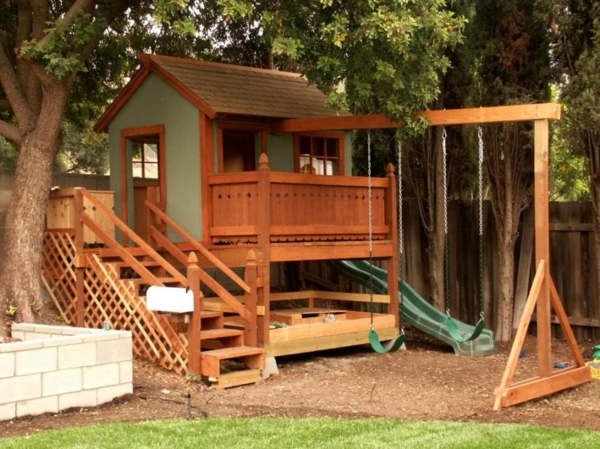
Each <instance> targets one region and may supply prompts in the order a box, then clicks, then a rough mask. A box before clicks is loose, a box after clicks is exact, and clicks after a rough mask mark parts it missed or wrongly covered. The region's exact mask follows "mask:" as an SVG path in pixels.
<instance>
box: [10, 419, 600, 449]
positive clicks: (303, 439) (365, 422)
mask: <svg viewBox="0 0 600 449" xmlns="http://www.w3.org/2000/svg"><path fill="white" fill-rule="evenodd" d="M599 437H600V435H599V434H598V433H597V432H592V431H576V430H567V429H550V428H544V427H532V426H522V425H509V424H472V423H451V422H409V421H396V420H390V419H361V420H344V419H332V418H318V419H283V418H280V419H270V418H252V419H204V420H197V421H185V420H178V421H155V422H144V423H132V424H124V423H115V424H109V425H98V426H91V427H84V428H71V429H68V430H62V431H52V432H44V433H40V434H36V435H32V436H29V437H19V438H7V439H0V449H8V448H11V449H12V448H28V449H29V448H35V449H44V448H61V449H66V448H128V449H137V448H177V449H183V448H193V449H202V448H209V449H217V448H224V449H225V448H227V449H235V448H240V449H242V448H243V449H251V448H261V449H265V448H277V449H286V448H294V449H295V448H331V449H342V448H360V449H368V448H405V447H406V448H422V449H425V448H469V449H475V448H486V449H487V448H494V449H501V448H540V449H541V448H544V449H550V448H584V447H595V446H596V445H597V444H598V442H599Z"/></svg>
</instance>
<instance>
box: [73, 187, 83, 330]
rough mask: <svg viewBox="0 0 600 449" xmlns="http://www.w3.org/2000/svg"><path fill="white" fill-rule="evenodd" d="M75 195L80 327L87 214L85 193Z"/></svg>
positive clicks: (77, 293)
mask: <svg viewBox="0 0 600 449" xmlns="http://www.w3.org/2000/svg"><path fill="white" fill-rule="evenodd" d="M74 193H75V195H74V198H73V204H74V208H75V214H74V215H75V254H76V256H75V257H76V273H75V276H76V278H75V285H76V295H77V298H76V299H75V301H76V304H77V305H76V309H77V312H76V315H75V317H76V318H75V324H76V326H78V327H83V326H84V319H85V286H84V277H85V266H86V256H85V254H84V253H83V248H84V243H85V242H84V235H83V234H84V233H83V221H82V220H81V215H82V214H85V209H84V206H83V195H82V193H81V190H80V189H75V191H74Z"/></svg>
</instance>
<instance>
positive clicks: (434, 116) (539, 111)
mask: <svg viewBox="0 0 600 449" xmlns="http://www.w3.org/2000/svg"><path fill="white" fill-rule="evenodd" d="M560 114H561V105H560V104H556V103H541V104H527V105H516V106H493V107H486V108H466V109H446V110H443V111H421V112H418V113H417V114H416V117H417V118H419V117H424V118H426V119H427V120H428V121H429V124H430V125H431V126H444V125H446V126H449V125H479V124H482V123H506V122H530V121H532V120H544V119H546V120H559V119H560ZM398 126H401V123H398V122H395V121H393V120H390V119H389V118H388V117H387V116H386V115H384V114H370V115H349V116H340V117H314V118H299V119H286V120H275V121H273V122H271V124H270V125H269V132H271V133H290V132H308V131H310V132H313V131H332V130H336V131H352V130H356V129H390V128H397V127H398Z"/></svg>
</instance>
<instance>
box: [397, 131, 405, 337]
mask: <svg viewBox="0 0 600 449" xmlns="http://www.w3.org/2000/svg"><path fill="white" fill-rule="evenodd" d="M402 193H403V192H402V142H401V141H400V139H398V252H399V253H400V254H399V256H400V266H399V271H400V273H399V275H400V292H399V293H400V324H401V332H402V335H404V321H405V318H406V317H405V315H404V227H403V223H404V220H403V218H404V212H403V208H402V199H403V197H402Z"/></svg>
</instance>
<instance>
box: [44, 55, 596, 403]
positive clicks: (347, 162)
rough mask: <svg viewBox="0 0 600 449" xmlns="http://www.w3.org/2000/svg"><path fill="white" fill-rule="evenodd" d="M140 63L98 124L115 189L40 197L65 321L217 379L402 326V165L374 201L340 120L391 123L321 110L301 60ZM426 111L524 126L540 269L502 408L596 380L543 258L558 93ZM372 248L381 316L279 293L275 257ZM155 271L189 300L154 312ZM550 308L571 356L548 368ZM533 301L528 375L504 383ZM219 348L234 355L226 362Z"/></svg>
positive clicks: (50, 267) (440, 119) (329, 299)
mask: <svg viewBox="0 0 600 449" xmlns="http://www.w3.org/2000/svg"><path fill="white" fill-rule="evenodd" d="M142 62H143V66H142V68H141V70H140V71H139V72H138V73H137V74H136V75H135V76H134V78H133V79H132V80H131V82H130V83H129V84H128V86H127V87H126V88H125V89H124V91H123V92H122V94H121V95H120V96H119V97H118V98H117V99H116V100H115V101H114V103H113V104H112V105H111V106H110V107H109V109H108V110H107V111H106V113H105V114H104V115H103V116H102V118H101V119H100V121H99V122H98V124H97V126H96V130H97V131H99V132H108V134H109V137H110V152H111V154H110V156H111V158H110V160H111V186H112V189H113V191H114V196H113V193H112V192H111V193H106V192H89V191H87V190H85V189H82V188H70V189H60V190H57V191H54V192H52V193H51V196H50V202H49V206H48V214H47V232H46V237H45V246H44V250H45V258H44V267H43V273H44V280H43V282H44V284H45V287H46V290H47V291H48V293H49V294H50V295H51V296H52V297H53V299H54V301H55V302H56V304H57V305H58V307H59V309H60V311H61V313H62V315H63V317H64V319H65V321H67V322H69V323H76V324H77V325H79V326H89V327H102V326H104V325H107V326H112V327H115V328H118V329H130V330H131V331H132V332H133V335H134V350H135V352H136V354H137V355H139V356H142V357H145V358H148V359H151V360H154V361H156V362H157V363H159V364H161V365H162V366H164V367H165V368H168V369H172V370H175V371H177V372H179V373H184V372H187V373H190V374H192V375H202V376H204V377H206V378H208V380H209V381H210V382H212V383H213V384H215V385H217V386H222V387H227V386H234V385H241V384H245V383H252V382H255V381H257V380H259V379H260V378H261V374H262V373H261V371H262V370H264V368H265V363H266V360H269V361H270V362H272V361H273V360H272V358H273V357H276V356H280V355H286V354H296V353H303V352H311V351H317V350H322V349H329V348H336V347H343V346H351V345H358V344H363V343H368V341H369V340H368V334H369V331H370V330H371V329H372V328H374V329H375V330H376V331H377V332H378V333H379V337H380V339H381V340H391V339H394V338H395V337H397V336H398V333H399V331H398V327H399V310H398V308H399V307H398V306H399V304H398V301H397V298H398V282H397V280H398V255H397V249H398V234H397V228H398V226H397V222H396V214H397V210H396V209H397V206H396V179H395V174H394V171H393V168H392V167H391V165H390V166H389V167H388V169H387V176H386V177H385V178H374V179H372V183H371V184H372V190H371V193H372V202H370V201H369V197H370V195H369V189H368V185H369V182H368V179H366V178H361V177H354V176H351V172H350V167H351V150H350V137H351V136H350V135H349V134H348V132H349V131H351V130H354V129H376V128H395V127H397V126H398V124H397V123H394V122H392V121H390V120H389V119H388V118H386V117H385V116H383V115H369V116H351V115H347V114H339V115H338V114H336V113H333V112H331V111H328V110H327V109H325V108H324V104H325V98H324V96H323V94H322V93H321V92H319V91H318V90H317V89H315V88H314V87H311V86H309V85H308V84H307V83H306V81H305V80H304V79H303V78H302V77H300V76H299V75H297V74H289V73H281V72H275V71H267V70H260V69H251V68H244V67H237V66H230V65H224V64H216V63H209V62H202V61H191V60H184V59H178V58H171V57H164V56H148V55H146V56H143V57H142ZM419 114H420V115H422V116H425V117H426V118H427V119H428V120H429V121H430V124H431V125H434V126H445V125H465V124H484V123H499V122H515V121H529V122H532V123H533V135H534V161H535V163H534V176H535V180H534V186H535V189H534V190H535V224H534V227H535V242H536V264H537V271H536V275H535V278H534V281H533V284H532V287H531V290H530V294H529V297H528V300H527V304H526V306H525V312H524V313H523V315H522V317H521V323H520V325H519V329H518V332H517V335H516V337H515V343H514V346H513V349H512V351H511V355H510V357H509V361H508V364H507V367H506V370H505V373H504V376H503V378H502V382H501V385H500V387H499V388H498V390H497V391H496V393H495V396H496V402H495V408H500V407H503V406H507V405H512V404H516V403H520V402H523V401H526V400H529V399H532V398H536V397H539V396H542V395H546V394H550V393H552V392H555V391H559V390H562V389H565V388H570V387H572V386H575V385H579V384H581V383H583V382H586V381H589V380H590V378H591V377H590V372H589V368H588V367H586V366H585V365H584V363H583V358H582V356H581V352H580V350H579V347H578V346H577V342H576V340H575V338H574V336H573V333H572V331H571V328H570V325H569V322H568V318H567V316H566V314H565V312H564V308H563V307H562V305H561V301H560V298H559V297H558V294H557V293H556V289H555V288H554V284H553V281H552V278H551V275H550V268H549V267H550V263H549V261H550V245H549V213H548V201H549V200H548V182H549V181H548V179H549V176H548V160H549V147H548V145H549V123H550V121H551V120H556V119H559V118H560V105H555V104H531V105H516V106H501V107H488V108H473V109H463V110H448V111H427V112H421V113H419ZM369 205H371V206H372V214H370V213H369V209H370V207H369ZM369 215H371V216H372V222H371V223H372V227H370V226H369V218H368V217H369ZM369 228H371V229H369ZM370 230H371V231H372V232H369V231H370ZM371 243H372V244H371ZM371 254H372V256H373V257H374V258H377V259H380V260H384V261H385V262H386V264H387V274H381V277H379V278H378V281H382V277H386V276H387V294H385V295H376V296H374V297H373V300H374V301H376V302H378V303H381V304H383V305H384V306H385V305H387V311H386V313H379V314H373V315H371V314H369V313H367V312H357V311H353V310H352V308H351V307H349V306H348V304H349V303H351V302H353V301H354V302H366V301H370V300H371V298H370V296H369V295H362V294H348V293H339V292H333V293H332V292H314V291H308V292H307V291H302V292H285V293H280V292H277V293H272V292H271V285H272V283H271V268H272V267H273V266H274V265H275V264H278V263H281V262H287V261H310V260H331V261H333V260H341V259H368V258H369V256H370V255H371ZM371 278H372V271H371ZM151 286H158V287H161V286H163V287H164V286H181V287H189V288H190V289H191V291H192V293H193V294H192V295H191V297H192V298H193V304H194V307H193V313H158V312H154V311H150V310H148V308H147V307H146V305H147V303H146V293H147V291H148V289H149V288H150V287H151ZM177 291H181V290H177ZM188 296H189V294H188ZM390 298H393V300H391V301H390ZM419 303H420V305H421V306H427V307H431V306H430V305H428V304H426V301H425V300H422V299H420V300H419ZM330 306H333V307H330ZM404 308H405V314H408V313H409V312H410V313H412V312H411V310H407V309H408V308H407V307H404ZM551 308H554V311H555V313H556V314H557V316H558V317H559V321H560V323H561V325H562V327H563V330H564V332H565V335H566V336H567V340H568V342H569V346H570V347H571V351H572V353H573V355H574V359H575V366H573V367H571V368H568V369H564V370H559V371H558V372H555V371H553V368H552V355H551V338H550V336H551V333H550V326H551V315H550V312H551ZM534 310H537V333H538V362H539V370H538V376H536V377H534V378H532V379H528V380H526V381H522V382H517V383H513V382H512V378H513V375H514V373H515V370H516V364H517V361H518V355H519V352H520V347H521V345H522V343H523V340H524V338H525V333H526V331H527V327H528V324H529V321H530V319H531V317H532V314H533V312H534ZM174 311H175V312H182V311H181V310H174ZM167 312H170V311H169V310H167ZM171 312H173V311H171ZM430 313H434V312H425V313H424V315H427V314H430ZM435 313H438V314H439V311H435ZM418 318H419V319H421V318H423V317H422V316H419V317H418ZM438 318H439V317H438ZM444 319H445V318H444V317H442V318H441V319H440V320H438V321H444ZM432 322H433V321H432ZM229 359H234V360H236V361H239V362H241V363H240V366H241V367H242V369H241V370H239V371H231V372H228V373H224V372H222V363H221V362H222V361H223V360H229ZM239 362H238V363H239Z"/></svg>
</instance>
